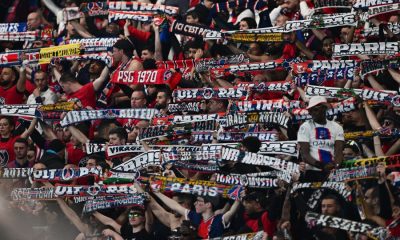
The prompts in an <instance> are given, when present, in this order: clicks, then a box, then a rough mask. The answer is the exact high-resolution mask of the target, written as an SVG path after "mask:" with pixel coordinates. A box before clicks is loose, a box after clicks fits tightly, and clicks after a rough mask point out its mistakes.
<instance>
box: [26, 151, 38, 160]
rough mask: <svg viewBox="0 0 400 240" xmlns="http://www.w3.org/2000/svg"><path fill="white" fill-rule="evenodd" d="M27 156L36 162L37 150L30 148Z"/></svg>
mask: <svg viewBox="0 0 400 240" xmlns="http://www.w3.org/2000/svg"><path fill="white" fill-rule="evenodd" d="M26 157H27V158H28V161H29V162H34V161H35V160H36V155H35V151H33V150H29V151H28V153H27V154H26Z"/></svg>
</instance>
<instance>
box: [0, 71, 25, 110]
mask: <svg viewBox="0 0 400 240" xmlns="http://www.w3.org/2000/svg"><path fill="white" fill-rule="evenodd" d="M17 78H18V81H17V82H16V83H15V80H16V79H17ZM25 82H26V76H25V67H23V66H22V67H21V68H20V70H19V73H18V71H17V70H16V69H15V68H10V67H5V68H3V70H2V71H1V75H0V104H1V105H3V104H22V103H24V100H23V97H24V92H25V89H26V88H25Z"/></svg>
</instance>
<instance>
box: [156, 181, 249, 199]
mask: <svg viewBox="0 0 400 240" xmlns="http://www.w3.org/2000/svg"><path fill="white" fill-rule="evenodd" d="M150 182H151V184H150V186H151V188H152V189H157V190H160V191H165V192H176V193H188V194H193V195H196V196H210V197H216V196H218V195H220V196H222V197H223V198H230V199H233V200H236V199H238V198H239V197H240V193H241V192H242V191H243V190H244V189H243V187H241V186H235V185H231V186H227V185H222V184H217V183H215V182H214V181H205V180H186V179H184V178H171V177H155V178H154V180H150Z"/></svg>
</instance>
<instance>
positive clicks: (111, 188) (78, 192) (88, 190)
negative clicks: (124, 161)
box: [54, 184, 137, 197]
mask: <svg viewBox="0 0 400 240" xmlns="http://www.w3.org/2000/svg"><path fill="white" fill-rule="evenodd" d="M134 193H137V190H136V188H135V187H134V186H133V184H118V185H93V186H89V185H82V186H72V185H63V184H56V186H55V188H54V194H55V196H57V197H73V196H118V195H127V194H134Z"/></svg>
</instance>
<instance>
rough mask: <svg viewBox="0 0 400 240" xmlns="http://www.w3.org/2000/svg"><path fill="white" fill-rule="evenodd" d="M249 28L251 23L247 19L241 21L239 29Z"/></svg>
mask: <svg viewBox="0 0 400 240" xmlns="http://www.w3.org/2000/svg"><path fill="white" fill-rule="evenodd" d="M247 29H249V24H247V22H246V21H240V23H239V30H247Z"/></svg>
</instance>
